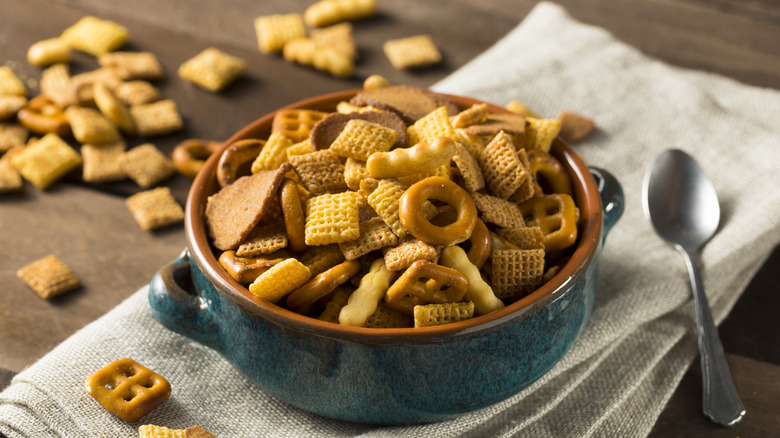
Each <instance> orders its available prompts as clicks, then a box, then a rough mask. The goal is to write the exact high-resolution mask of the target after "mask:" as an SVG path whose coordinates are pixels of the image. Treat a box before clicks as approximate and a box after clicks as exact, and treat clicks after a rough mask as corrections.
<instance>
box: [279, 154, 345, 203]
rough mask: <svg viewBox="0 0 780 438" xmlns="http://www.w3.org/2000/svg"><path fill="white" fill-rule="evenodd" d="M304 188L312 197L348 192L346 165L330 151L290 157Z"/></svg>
mask: <svg viewBox="0 0 780 438" xmlns="http://www.w3.org/2000/svg"><path fill="white" fill-rule="evenodd" d="M290 164H292V166H293V168H294V169H295V172H296V173H297V174H298V176H299V177H300V178H301V182H302V183H303V186H304V187H306V190H308V191H309V192H310V193H311V194H312V195H317V194H321V193H327V192H340V191H342V190H346V188H347V183H346V181H345V180H344V165H343V164H341V161H340V160H339V157H338V155H336V154H335V153H334V152H333V151H331V150H330V149H325V150H321V151H316V152H312V153H310V154H304V155H294V156H292V157H290Z"/></svg>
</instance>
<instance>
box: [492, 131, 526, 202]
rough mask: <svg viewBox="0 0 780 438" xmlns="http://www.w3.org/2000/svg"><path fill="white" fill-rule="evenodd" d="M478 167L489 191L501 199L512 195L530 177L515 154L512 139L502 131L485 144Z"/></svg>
mask: <svg viewBox="0 0 780 438" xmlns="http://www.w3.org/2000/svg"><path fill="white" fill-rule="evenodd" d="M480 167H481V168H482V174H483V175H484V177H485V182H486V184H487V187H488V189H489V190H490V192H491V193H493V195H494V196H497V197H499V198H502V199H508V198H509V197H510V196H512V195H513V194H514V193H515V192H516V191H517V190H518V189H519V188H520V187H521V186H522V185H523V184H524V183H526V182H528V181H530V177H531V174H530V171H529V170H528V169H526V168H525V167H524V166H523V163H522V162H521V161H520V158H519V157H518V156H517V150H516V149H515V146H514V144H513V142H512V139H511V138H510V137H509V135H507V134H506V133H504V132H503V131H501V132H499V133H498V134H497V135H496V136H495V137H493V140H491V141H490V143H488V145H487V146H485V150H483V151H482V161H481V163H480Z"/></svg>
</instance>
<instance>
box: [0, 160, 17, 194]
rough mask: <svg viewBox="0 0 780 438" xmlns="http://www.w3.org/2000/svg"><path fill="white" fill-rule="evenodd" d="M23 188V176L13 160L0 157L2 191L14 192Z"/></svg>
mask: <svg viewBox="0 0 780 438" xmlns="http://www.w3.org/2000/svg"><path fill="white" fill-rule="evenodd" d="M21 188H22V176H21V175H19V172H18V171H17V170H16V169H15V168H14V166H13V165H12V164H11V160H4V159H0V192H12V191H14V190H19V189H21Z"/></svg>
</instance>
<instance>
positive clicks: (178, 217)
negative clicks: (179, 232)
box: [125, 187, 184, 230]
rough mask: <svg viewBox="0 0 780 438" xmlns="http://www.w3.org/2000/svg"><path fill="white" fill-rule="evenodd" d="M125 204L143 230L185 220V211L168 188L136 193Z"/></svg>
mask: <svg viewBox="0 0 780 438" xmlns="http://www.w3.org/2000/svg"><path fill="white" fill-rule="evenodd" d="M125 203H126V204H127V208H128V209H129V210H130V213H131V214H132V215H133V219H135V221H136V222H137V223H138V225H139V226H140V227H141V229H143V230H153V229H156V228H162V227H166V226H168V225H173V224H176V223H179V222H181V221H183V220H184V210H183V209H182V208H181V205H179V203H178V202H177V201H176V199H175V198H174V197H173V195H172V194H171V189H169V188H168V187H158V188H156V189H152V190H147V191H145V192H140V193H136V194H135V195H132V196H130V197H129V198H127V199H126V200H125Z"/></svg>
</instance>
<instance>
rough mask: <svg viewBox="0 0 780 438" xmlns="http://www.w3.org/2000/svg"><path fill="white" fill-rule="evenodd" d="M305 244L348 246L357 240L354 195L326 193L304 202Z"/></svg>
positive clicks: (357, 214) (356, 212)
mask: <svg viewBox="0 0 780 438" xmlns="http://www.w3.org/2000/svg"><path fill="white" fill-rule="evenodd" d="M304 235H305V240H306V244H307V245H310V246H320V245H328V244H330V243H339V242H348V241H350V240H355V239H357V238H358V237H360V216H359V210H358V194H357V192H352V191H346V192H341V193H326V194H323V195H319V196H314V197H312V198H309V199H307V200H306V225H305V229H304Z"/></svg>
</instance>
